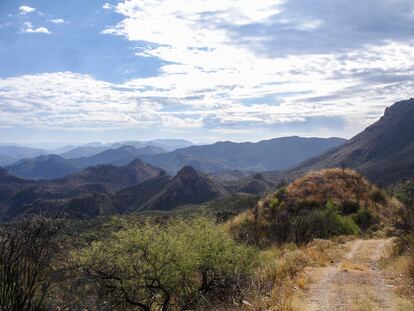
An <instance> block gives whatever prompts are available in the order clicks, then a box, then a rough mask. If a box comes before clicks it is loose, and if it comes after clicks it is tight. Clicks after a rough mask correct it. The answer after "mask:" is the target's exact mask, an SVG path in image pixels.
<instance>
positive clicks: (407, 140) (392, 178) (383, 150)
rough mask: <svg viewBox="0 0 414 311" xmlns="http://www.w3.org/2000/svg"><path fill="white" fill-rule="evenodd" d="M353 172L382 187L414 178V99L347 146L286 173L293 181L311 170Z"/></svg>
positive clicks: (387, 113) (397, 105)
mask: <svg viewBox="0 0 414 311" xmlns="http://www.w3.org/2000/svg"><path fill="white" fill-rule="evenodd" d="M328 167H348V168H353V169H356V170H357V171H359V172H360V173H362V174H363V175H365V176H366V177H368V178H369V179H370V180H371V181H373V182H375V183H378V184H379V185H382V186H388V185H391V184H394V183H396V182H398V181H400V180H402V179H404V178H410V177H413V176H414V99H410V100H405V101H400V102H397V103H395V104H394V105H393V106H391V107H389V108H387V109H386V110H385V114H384V116H383V117H382V118H381V119H380V120H379V121H377V122H375V123H374V124H372V125H371V126H369V127H368V128H366V129H365V130H364V131H363V132H361V133H360V134H358V135H356V136H355V137H353V138H352V139H350V140H349V141H348V142H346V143H345V144H343V145H341V146H339V147H337V148H335V149H332V150H330V151H328V152H326V153H324V154H322V155H319V156H317V157H315V158H313V159H310V160H308V161H306V162H304V163H302V164H301V165H299V166H298V167H296V168H294V169H293V170H290V171H288V172H287V173H286V176H287V177H289V179H293V178H295V177H297V176H300V175H302V174H304V173H305V172H307V171H310V170H318V169H321V168H328Z"/></svg>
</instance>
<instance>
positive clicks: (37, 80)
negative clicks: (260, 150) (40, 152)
mask: <svg viewBox="0 0 414 311" xmlns="http://www.w3.org/2000/svg"><path fill="white" fill-rule="evenodd" d="M0 47H1V48H0V142H13V143H38V142H61V143H78V142H87V141H96V140H99V141H114V140H130V139H135V140H141V139H153V138H159V137H162V138H185V139H189V140H193V141H195V142H210V141H216V140H227V139H229V140H236V141H245V140H251V141H257V140H260V139H266V138H271V137H279V136H286V135H302V136H324V137H326V136H341V137H350V136H352V135H354V134H356V133H357V132H359V131H360V130H362V129H363V128H364V127H365V126H367V125H368V124H370V123H372V122H373V121H375V120H376V119H378V118H379V116H380V115H381V114H382V112H383V110H384V108H385V107H386V106H389V105H390V104H392V103H393V102H395V101H397V100H401V99H406V98H410V97H413V89H414V79H413V78H414V2H413V1H412V0H364V1H360V0H335V1H332V0H271V1H270V0H260V1H250V0H238V1H236V0H210V1H205V0H191V1H189V0H165V1H159V0H125V1H110V2H107V1H96V0H88V1H81V0H71V1H63V0H60V1H58V0H36V1H29V0H27V1H20V0H2V1H0Z"/></svg>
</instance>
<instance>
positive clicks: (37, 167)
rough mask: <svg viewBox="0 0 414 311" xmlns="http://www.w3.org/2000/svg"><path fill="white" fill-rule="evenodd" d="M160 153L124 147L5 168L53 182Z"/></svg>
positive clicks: (47, 157) (155, 149)
mask: <svg viewBox="0 0 414 311" xmlns="http://www.w3.org/2000/svg"><path fill="white" fill-rule="evenodd" d="M159 152H164V150H163V149H162V148H160V147H154V146H146V147H144V148H140V149H138V148H135V147H133V146H122V147H120V148H118V149H109V150H105V151H103V152H101V153H98V154H96V155H93V156H90V157H82V158H75V159H65V158H63V157H61V156H59V155H42V156H39V157H36V158H30V159H22V160H20V161H18V162H16V163H14V164H12V165H9V166H6V167H5V168H6V170H7V171H8V172H9V173H10V174H12V175H14V176H18V177H21V178H26V179H34V180H41V179H46V180H51V179H57V178H61V177H64V176H66V175H69V174H73V173H76V172H79V171H81V170H82V169H84V168H87V167H90V166H96V165H100V164H112V165H115V166H124V165H127V164H128V163H130V162H131V161H133V160H135V159H137V158H140V157H141V156H142V155H151V154H157V153H159Z"/></svg>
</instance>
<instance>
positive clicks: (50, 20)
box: [48, 18, 65, 24]
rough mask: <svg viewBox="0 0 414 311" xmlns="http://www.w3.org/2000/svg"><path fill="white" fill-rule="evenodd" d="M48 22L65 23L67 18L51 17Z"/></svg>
mask: <svg viewBox="0 0 414 311" xmlns="http://www.w3.org/2000/svg"><path fill="white" fill-rule="evenodd" d="M48 22H51V23H53V24H64V23H65V20H63V19H61V18H56V19H49V20H48Z"/></svg>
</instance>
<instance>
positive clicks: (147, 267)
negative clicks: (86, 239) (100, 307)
mask: <svg viewBox="0 0 414 311" xmlns="http://www.w3.org/2000/svg"><path fill="white" fill-rule="evenodd" d="M74 258H75V260H76V262H77V263H78V264H79V266H80V267H81V268H82V269H83V271H84V272H85V273H86V274H87V275H88V276H89V277H90V279H91V281H92V282H93V283H92V284H93V285H94V286H95V287H96V290H97V292H98V293H99V295H102V297H104V298H105V299H106V301H108V302H109V303H110V304H111V305H113V306H118V307H126V306H130V307H135V308H138V309H140V310H152V309H154V308H156V309H159V310H169V309H170V308H176V309H180V310H182V309H186V310H187V309H192V310H194V309H201V308H202V305H203V304H204V303H208V304H212V305H213V304H214V303H216V302H217V301H221V302H223V301H228V300H229V299H233V298H234V299H236V297H237V296H238V294H239V290H240V287H242V286H243V282H245V281H246V280H247V278H248V276H249V275H250V274H251V273H252V269H253V267H254V266H255V265H256V263H257V253H256V251H255V250H254V249H252V248H250V247H247V246H243V245H240V244H237V243H236V242H235V241H234V240H233V239H232V238H231V236H230V235H229V234H228V233H227V232H226V231H225V230H224V229H222V228H220V227H217V226H216V225H215V224H214V223H213V222H211V221H210V220H207V219H194V220H189V221H183V220H175V221H173V222H172V223H170V224H168V225H167V226H165V227H162V226H160V225H155V224H151V223H146V224H144V225H142V226H136V227H133V228H130V229H126V230H122V231H120V232H118V233H115V234H114V235H113V236H112V237H110V238H109V239H107V240H104V241H100V242H95V243H92V245H91V246H90V247H87V248H85V249H83V250H81V251H78V252H76V253H74Z"/></svg>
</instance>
